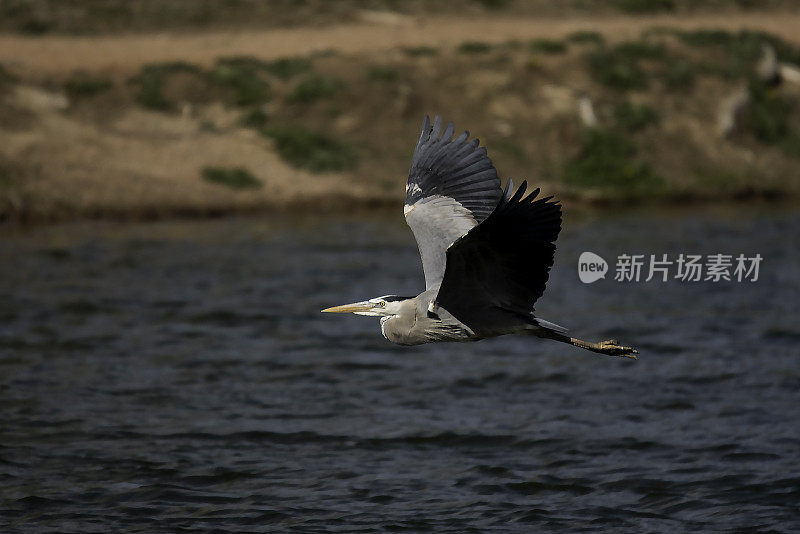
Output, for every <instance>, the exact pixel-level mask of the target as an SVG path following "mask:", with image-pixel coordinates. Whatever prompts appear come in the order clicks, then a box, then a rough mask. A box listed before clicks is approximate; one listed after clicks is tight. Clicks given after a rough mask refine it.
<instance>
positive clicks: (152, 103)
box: [134, 61, 201, 111]
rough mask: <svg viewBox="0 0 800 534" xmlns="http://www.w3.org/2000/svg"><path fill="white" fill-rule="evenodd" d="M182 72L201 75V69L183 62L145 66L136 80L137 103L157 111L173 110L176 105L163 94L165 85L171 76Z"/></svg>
mask: <svg viewBox="0 0 800 534" xmlns="http://www.w3.org/2000/svg"><path fill="white" fill-rule="evenodd" d="M181 72H183V73H190V74H197V75H199V74H201V71H200V68H199V67H197V66H196V65H192V64H190V63H186V62H183V61H173V62H167V63H151V64H149V65H145V66H144V67H142V70H141V72H140V73H139V75H138V76H137V77H136V78H135V79H134V82H135V83H136V84H137V85H138V86H139V91H138V92H137V94H136V101H137V102H138V103H139V104H141V105H142V106H144V107H146V108H148V109H154V110H157V111H167V110H170V109H173V108H174V107H175V103H174V102H170V101H169V100H168V99H167V97H166V96H165V95H164V93H163V90H164V84H165V83H166V81H167V78H168V77H169V76H171V75H173V74H177V73H181Z"/></svg>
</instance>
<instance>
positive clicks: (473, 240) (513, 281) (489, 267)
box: [436, 180, 561, 332]
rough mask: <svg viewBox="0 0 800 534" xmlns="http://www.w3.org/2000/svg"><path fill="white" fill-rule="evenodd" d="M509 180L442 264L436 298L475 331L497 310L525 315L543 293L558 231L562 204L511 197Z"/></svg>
mask: <svg viewBox="0 0 800 534" xmlns="http://www.w3.org/2000/svg"><path fill="white" fill-rule="evenodd" d="M511 187H513V186H511V181H510V180H509V183H508V184H507V185H506V191H505V193H504V195H503V198H502V200H500V203H499V204H498V206H497V208H496V209H495V210H494V212H492V214H491V215H489V217H488V218H487V219H486V220H485V221H483V222H482V223H481V224H479V225H478V226H476V227H475V228H473V229H472V230H471V231H470V232H469V233H468V234H467V235H465V236H463V237H461V238H459V239H458V240H457V241H456V242H455V243H453V244H452V245H451V246H450V248H449V249H448V250H447V268H446V270H445V273H444V278H443V280H442V285H441V287H440V289H439V293H438V295H437V297H436V304H438V305H439V306H442V307H443V308H445V309H446V310H447V311H449V312H450V313H451V314H453V315H454V316H455V317H456V318H457V319H458V320H459V321H461V322H463V323H464V324H466V325H467V326H469V327H470V328H472V329H473V330H475V331H476V332H479V331H480V330H481V329H482V326H484V323H485V321H486V320H488V317H489V316H491V315H492V314H495V315H496V313H495V312H496V311H497V310H503V311H504V312H510V313H512V314H516V315H519V316H523V317H530V316H531V312H533V304H534V303H535V302H536V300H537V299H538V298H539V297H540V296H542V293H543V292H544V288H545V284H546V283H547V279H548V276H549V271H550V267H551V266H552V265H553V254H554V253H555V250H556V246H555V244H554V243H555V240H556V238H557V237H558V233H559V231H560V230H561V205H560V204H559V203H558V202H557V201H551V199H552V198H553V197H545V198H540V199H538V200H537V199H536V196H537V195H538V194H539V189H536V190H534V191H533V192H532V193H531V194H530V195H528V196H527V197H525V196H524V195H525V189H526V188H527V183H526V182H522V185H521V186H520V187H519V189H517V191H516V193H514V194H513V196H512V195H511V194H510V191H509V189H510V188H511Z"/></svg>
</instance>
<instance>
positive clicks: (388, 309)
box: [322, 295, 411, 317]
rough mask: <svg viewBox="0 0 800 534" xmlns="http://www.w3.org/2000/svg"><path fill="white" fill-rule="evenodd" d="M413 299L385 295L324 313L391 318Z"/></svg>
mask: <svg viewBox="0 0 800 534" xmlns="http://www.w3.org/2000/svg"><path fill="white" fill-rule="evenodd" d="M409 298H411V297H398V296H397V295H384V296H382V297H375V298H374V299H369V300H365V301H362V302H354V303H352V304H343V305H341V306H334V307H333V308H325V309H324V310H322V311H323V312H324V313H355V314H356V315H371V316H373V317H391V316H392V315H398V314H399V313H400V304H401V303H402V302H403V301H406V300H409Z"/></svg>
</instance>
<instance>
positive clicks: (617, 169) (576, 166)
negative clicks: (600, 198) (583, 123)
mask: <svg viewBox="0 0 800 534" xmlns="http://www.w3.org/2000/svg"><path fill="white" fill-rule="evenodd" d="M636 152H637V150H636V146H635V145H634V144H633V142H631V141H630V140H629V139H626V138H624V137H622V136H620V135H619V134H616V133H614V132H612V131H609V130H602V129H598V128H592V129H588V130H586V131H585V132H584V138H583V143H582V146H581V150H580V152H579V153H578V155H577V156H575V157H574V158H572V159H571V160H569V161H568V162H567V163H566V165H565V166H564V169H563V175H562V176H563V180H564V182H565V183H566V184H568V185H570V186H573V187H577V188H597V189H602V190H612V191H614V192H616V193H620V194H623V195H630V196H646V195H649V194H657V193H659V192H660V191H661V190H663V188H664V179H663V178H662V177H661V176H660V175H659V174H658V173H656V172H655V171H654V170H653V169H652V168H651V167H650V166H649V165H648V164H647V163H644V162H640V161H637V160H635V159H634V158H635V157H636Z"/></svg>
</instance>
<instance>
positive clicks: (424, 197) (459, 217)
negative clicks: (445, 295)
mask: <svg viewBox="0 0 800 534" xmlns="http://www.w3.org/2000/svg"><path fill="white" fill-rule="evenodd" d="M441 128H442V118H441V117H440V116H439V115H437V116H436V118H435V119H434V122H433V126H431V121H430V118H429V117H427V116H426V117H425V121H424V122H423V124H422V132H421V133H420V135H419V140H418V141H417V148H416V149H415V150H414V156H413V157H412V158H411V169H410V170H409V172H408V183H407V185H406V203H405V206H404V208H403V213H404V214H405V216H406V222H407V223H408V225H409V226H410V227H411V231H412V232H414V238H415V239H416V240H417V245H418V246H419V253H420V256H422V268H423V270H424V271H425V286H426V289H432V288H434V287H438V285H439V283H440V282H441V280H442V276H444V269H445V253H446V251H447V247H449V246H450V245H451V244H452V243H453V242H454V241H455V240H456V239H458V238H459V237H461V236H462V235H464V234H466V233H467V232H469V231H470V230H471V229H472V228H474V227H475V226H476V225H477V224H478V223H480V222H482V221H484V220H486V218H487V217H488V216H489V214H491V213H492V211H493V210H494V208H495V206H497V203H498V202H499V201H500V197H501V195H502V191H501V189H500V179H499V178H498V177H497V171H496V170H495V168H494V165H492V160H490V159H489V157H488V156H487V155H486V149H485V148H483V147H479V146H478V144H479V143H480V141H479V140H478V139H473V140H471V141H468V139H469V132H464V133H462V134H461V135H459V136H458V137H456V138H455V139H453V133H454V131H455V127H454V126H453V123H452V122H451V123H450V124H448V125H447V127H446V128H445V130H444V132H443V133H442V135H441V137H440V136H439V133H440V131H441Z"/></svg>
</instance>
